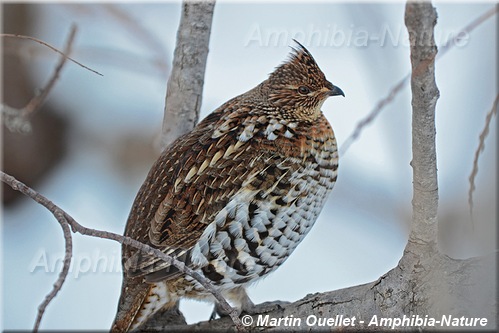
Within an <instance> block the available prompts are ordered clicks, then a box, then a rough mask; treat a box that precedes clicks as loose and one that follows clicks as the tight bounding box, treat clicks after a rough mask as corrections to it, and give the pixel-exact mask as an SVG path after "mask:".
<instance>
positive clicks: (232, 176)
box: [113, 44, 343, 331]
mask: <svg viewBox="0 0 499 333" xmlns="http://www.w3.org/2000/svg"><path fill="white" fill-rule="evenodd" d="M338 94H343V92H342V91H341V89H339V88H337V87H335V86H333V85H332V84H331V83H330V82H329V81H327V80H326V78H325V76H324V74H323V73H322V71H321V70H320V69H319V67H318V66H317V64H316V63H315V61H314V59H313V57H312V56H311V54H310V53H309V52H308V51H307V50H306V49H305V48H304V47H303V46H301V45H300V44H298V47H297V48H296V49H294V52H293V53H292V55H291V58H290V59H289V60H288V61H287V62H285V63H284V64H282V65H281V66H279V67H278V68H277V69H276V70H275V71H274V72H273V73H272V74H271V75H270V77H269V78H268V79H267V80H266V81H264V82H262V83H261V84H260V85H258V86H257V87H255V88H254V89H252V90H250V91H248V92H246V93H245V94H242V95H240V96H238V97H236V98H234V99H232V100H230V101H228V102H226V103H225V104H223V105H222V106H221V107H219V108H218V109H217V110H215V111H214V112H213V113H212V114H210V115H209V116H207V117H206V118H205V119H204V120H203V121H201V122H200V123H199V124H198V125H197V126H196V127H195V128H194V129H193V130H192V131H191V132H190V133H187V134H186V135H184V136H182V137H180V138H179V139H177V140H176V141H175V142H173V143H172V144H171V145H170V146H169V147H168V148H166V149H165V151H164V152H163V153H162V154H161V156H160V157H159V159H158V160H157V161H156V163H155V164H154V165H153V167H152V168H151V171H150V172H149V174H148V176H147V179H146V181H145V182H144V184H143V185H142V187H141V188H140V190H139V193H138V194H137V197H136V199H135V202H134V204H133V207H132V210H131V213H130V216H129V218H128V222H127V227H126V230H125V235H127V236H130V237H132V238H135V239H137V240H138V241H141V242H144V243H147V244H150V245H152V246H154V247H157V248H158V249H161V250H162V251H163V252H165V253H167V254H171V255H175V256H176V257H177V258H179V260H182V261H184V262H185V263H186V265H188V266H189V267H191V268H193V269H195V270H197V271H198V272H199V273H201V274H203V275H204V276H205V277H206V278H208V279H209V280H211V281H212V282H213V283H214V285H216V286H217V287H218V288H219V289H220V290H221V292H222V293H223V294H224V295H226V296H227V297H229V299H231V298H232V300H233V301H235V302H236V303H237V300H236V298H238V297H239V298H240V297H242V296H241V295H242V294H241V290H242V292H244V287H245V286H246V285H248V284H250V283H252V282H255V281H256V280H257V279H259V278H260V277H262V276H264V275H266V274H268V273H270V272H272V271H273V270H275V269H276V268H277V267H279V266H280V265H281V264H282V263H283V262H284V261H285V260H286V259H287V258H288V257H289V255H290V254H291V253H292V252H293V250H294V249H295V248H296V246H297V245H298V244H299V243H300V241H301V240H302V239H303V238H304V237H305V235H306V234H307V233H308V231H309V230H310V228H311V227H312V225H313V224H314V222H315V220H316V219H317V216H318V215H319V213H320V211H321V209H322V207H323V205H324V202H325V200H326V198H327V195H328V193H329V192H330V191H331V189H332V188H333V185H334V183H335V181H336V177H337V168H338V155H337V146H336V140H335V137H334V133H333V130H332V128H331V126H330V124H329V123H328V121H327V120H326V118H325V117H324V115H323V114H322V111H321V110H320V108H321V106H322V104H323V102H324V101H325V100H326V99H327V97H329V96H333V95H338ZM123 258H124V282H123V291H122V296H121V299H120V304H119V308H118V314H117V317H116V319H115V323H114V326H113V330H114V331H127V330H129V329H134V328H138V327H139V326H140V325H141V324H142V322H144V321H146V320H147V318H148V317H150V316H152V315H153V314H154V312H156V311H157V310H159V309H161V308H162V307H169V306H172V305H174V304H175V302H177V301H178V299H179V298H181V297H192V298H199V299H212V297H211V295H210V294H209V293H207V292H206V291H205V290H204V289H203V288H202V286H200V285H199V283H197V282H196V281H193V279H192V278H190V277H188V276H185V275H183V274H181V273H180V272H178V270H177V269H175V268H174V267H170V266H169V265H168V264H166V263H164V262H162V261H160V260H158V259H156V258H154V257H151V256H148V255H145V254H142V253H140V252H137V251H136V250H135V249H133V248H129V247H124V248H123ZM244 295H245V294H244ZM246 297H247V296H246Z"/></svg>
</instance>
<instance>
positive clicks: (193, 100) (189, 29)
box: [161, 0, 215, 149]
mask: <svg viewBox="0 0 499 333" xmlns="http://www.w3.org/2000/svg"><path fill="white" fill-rule="evenodd" d="M214 8H215V1H200V2H193V1H187V0H184V1H183V2H182V14H181V18H180V26H179V28H178V32H177V44H176V46H175V54H174V57H173V66H172V73H171V75H170V79H169V80H168V86H167V93H166V101H165V113H164V118H163V132H162V136H161V148H162V149H164V148H165V147H166V146H167V145H168V144H169V143H171V142H172V141H173V140H175V139H176V138H178V137H179V136H180V135H182V134H184V133H187V132H189V131H190V130H192V128H193V127H194V126H195V125H196V123H197V122H198V119H199V110H200V108H201V100H202V95H203V84H204V73H205V68H206V59H207V57H208V45H209V41H210V32H211V22H212V19H213V10H214Z"/></svg>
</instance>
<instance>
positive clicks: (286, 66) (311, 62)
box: [269, 39, 326, 85]
mask: <svg viewBox="0 0 499 333" xmlns="http://www.w3.org/2000/svg"><path fill="white" fill-rule="evenodd" d="M293 41H294V42H295V43H296V44H297V45H296V46H291V49H292V51H291V53H290V55H289V58H288V60H287V61H285V62H284V63H283V64H281V65H280V66H278V67H277V68H276V69H275V70H274V72H272V73H271V74H270V76H269V80H270V81H271V82H274V83H277V84H279V83H290V82H293V81H296V82H299V81H301V82H303V81H305V82H303V83H308V84H311V85H314V84H315V85H317V84H318V85H321V84H322V82H323V81H325V80H326V77H325V75H324V73H323V72H322V71H321V69H320V68H319V66H318V65H317V63H316V62H315V59H314V57H313V56H312V54H311V53H310V52H309V51H308V50H307V49H306V48H305V46H303V45H302V44H301V43H299V42H298V41H297V40H296V39H293Z"/></svg>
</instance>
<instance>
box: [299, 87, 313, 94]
mask: <svg viewBox="0 0 499 333" xmlns="http://www.w3.org/2000/svg"><path fill="white" fill-rule="evenodd" d="M298 92H299V93H300V94H302V95H307V94H308V93H309V92H310V88H309V87H306V86H300V87H298Z"/></svg>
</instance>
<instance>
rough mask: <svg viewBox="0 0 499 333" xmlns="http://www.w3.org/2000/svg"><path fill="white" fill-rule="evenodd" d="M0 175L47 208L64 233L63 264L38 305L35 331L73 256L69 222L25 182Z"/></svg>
mask: <svg viewBox="0 0 499 333" xmlns="http://www.w3.org/2000/svg"><path fill="white" fill-rule="evenodd" d="M0 177H1V180H2V182H4V183H5V184H7V185H9V186H10V187H12V189H13V190H15V191H19V192H21V193H22V194H24V195H25V196H27V197H29V198H31V199H33V200H34V201H36V202H37V203H39V204H40V205H42V206H44V207H45V208H47V210H49V211H50V212H51V213H52V215H54V217H55V218H56V219H57V221H58V222H59V224H60V225H61V227H62V231H63V233H64V241H65V242H66V245H65V254H64V261H63V266H62V270H61V272H60V273H59V277H58V278H57V280H56V282H55V283H54V288H53V289H52V291H51V292H50V293H48V294H47V296H45V300H44V301H43V302H42V304H40V306H39V307H38V314H37V317H36V321H35V325H34V327H33V331H35V332H36V331H37V330H38V328H39V327H40V323H41V320H42V318H43V314H44V313H45V310H46V308H47V306H48V305H49V304H50V302H51V301H52V300H53V299H54V297H55V296H56V295H57V293H58V292H59V290H61V288H62V285H63V284H64V282H65V281H66V277H67V275H68V273H69V267H70V265H71V259H72V257H73V241H72V238H71V232H70V230H69V224H68V221H67V219H66V216H65V213H64V211H63V210H62V209H61V208H59V207H58V206H56V205H55V204H54V203H53V202H52V201H50V200H49V199H47V198H45V197H44V196H43V195H41V194H39V193H38V192H36V191H35V190H33V189H32V188H30V187H28V186H26V185H25V184H23V183H21V182H20V181H18V180H17V179H15V178H14V177H12V176H11V175H8V174H6V173H4V172H3V171H0Z"/></svg>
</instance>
